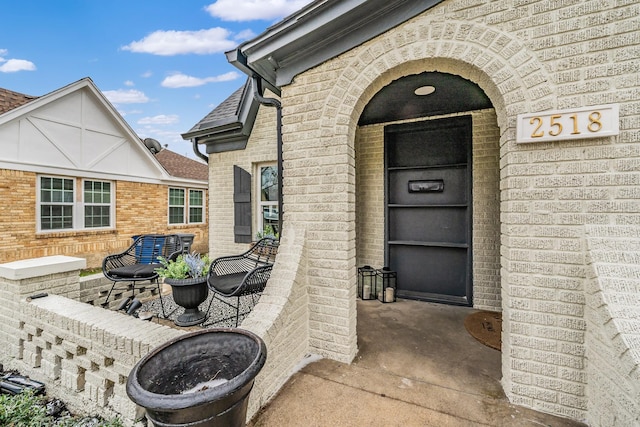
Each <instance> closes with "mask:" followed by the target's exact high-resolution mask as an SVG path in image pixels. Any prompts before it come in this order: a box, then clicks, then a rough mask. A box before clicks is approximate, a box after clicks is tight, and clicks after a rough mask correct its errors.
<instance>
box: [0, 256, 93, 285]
mask: <svg viewBox="0 0 640 427" xmlns="http://www.w3.org/2000/svg"><path fill="white" fill-rule="evenodd" d="M86 266H87V260H86V259H84V258H75V257H70V256H66V255H53V256H47V257H41V258H30V259H23V260H19V261H12V262H7V263H5V264H0V277H4V278H6V279H10V280H21V279H30V278H32V277H39V276H47V275H49V274H56V273H64V272H67V271H73V270H80V269H83V268H85V267H86Z"/></svg>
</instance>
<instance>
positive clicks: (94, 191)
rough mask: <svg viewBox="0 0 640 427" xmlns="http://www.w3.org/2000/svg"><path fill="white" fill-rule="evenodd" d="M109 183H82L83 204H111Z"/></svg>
mask: <svg viewBox="0 0 640 427" xmlns="http://www.w3.org/2000/svg"><path fill="white" fill-rule="evenodd" d="M110 191H111V183H109V182H100V181H85V182H84V202H85V203H111V192H110Z"/></svg>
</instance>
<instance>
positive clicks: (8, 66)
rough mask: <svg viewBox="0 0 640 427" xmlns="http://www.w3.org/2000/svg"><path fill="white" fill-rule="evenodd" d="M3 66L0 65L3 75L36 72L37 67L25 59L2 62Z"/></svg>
mask: <svg viewBox="0 0 640 427" xmlns="http://www.w3.org/2000/svg"><path fill="white" fill-rule="evenodd" d="M0 62H2V63H3V64H2V65H0V72H2V73H15V72H16V71H34V70H35V69H36V65H35V64H34V63H33V62H31V61H27V60H25V59H9V60H6V61H5V60H4V59H3V60H2V61H0Z"/></svg>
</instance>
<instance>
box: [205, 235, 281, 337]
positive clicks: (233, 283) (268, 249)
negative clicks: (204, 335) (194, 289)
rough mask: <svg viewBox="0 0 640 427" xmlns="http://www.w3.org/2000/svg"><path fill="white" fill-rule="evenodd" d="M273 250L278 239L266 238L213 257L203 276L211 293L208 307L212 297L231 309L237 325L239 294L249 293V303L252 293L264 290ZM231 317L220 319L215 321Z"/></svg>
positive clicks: (273, 258)
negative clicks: (240, 250)
mask: <svg viewBox="0 0 640 427" xmlns="http://www.w3.org/2000/svg"><path fill="white" fill-rule="evenodd" d="M277 252H278V241H277V240H275V239H272V238H269V237H266V238H264V239H261V240H259V241H258V242H257V243H256V244H254V245H253V246H252V247H251V248H250V249H249V250H248V251H246V252H244V253H242V254H240V255H230V256H224V257H220V258H216V259H215V260H213V262H212V263H211V268H210V269H209V276H208V277H207V284H208V286H209V290H211V291H212V292H213V297H212V298H211V302H210V303H209V309H211V304H212V303H213V300H214V299H218V300H220V301H221V302H222V303H224V304H226V305H228V306H230V307H232V308H234V309H235V312H236V314H235V319H236V327H237V326H238V320H239V318H240V314H241V313H240V297H241V296H245V295H251V299H252V302H253V303H254V304H255V302H256V301H255V299H254V298H255V296H257V295H258V294H260V293H261V292H262V291H263V290H264V288H265V286H266V285H267V280H269V277H270V276H271V269H272V268H273V263H274V261H275V258H276V254H277ZM231 297H236V304H235V305H234V304H233V303H232V302H229V301H227V300H226V299H227V298H231ZM242 314H247V313H242ZM232 318H233V317H228V318H224V319H220V320H217V321H216V323H217V322H222V321H225V320H229V319H232Z"/></svg>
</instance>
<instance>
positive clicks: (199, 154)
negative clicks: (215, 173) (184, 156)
mask: <svg viewBox="0 0 640 427" xmlns="http://www.w3.org/2000/svg"><path fill="white" fill-rule="evenodd" d="M191 141H192V142H193V152H194V153H195V154H196V156H198V157H200V158H201V159H202V160H204V161H205V163H207V164H209V156H207V155H205V154H203V153H201V152H200V149H199V148H198V143H197V142H196V138H193V139H192V140H191Z"/></svg>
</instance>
